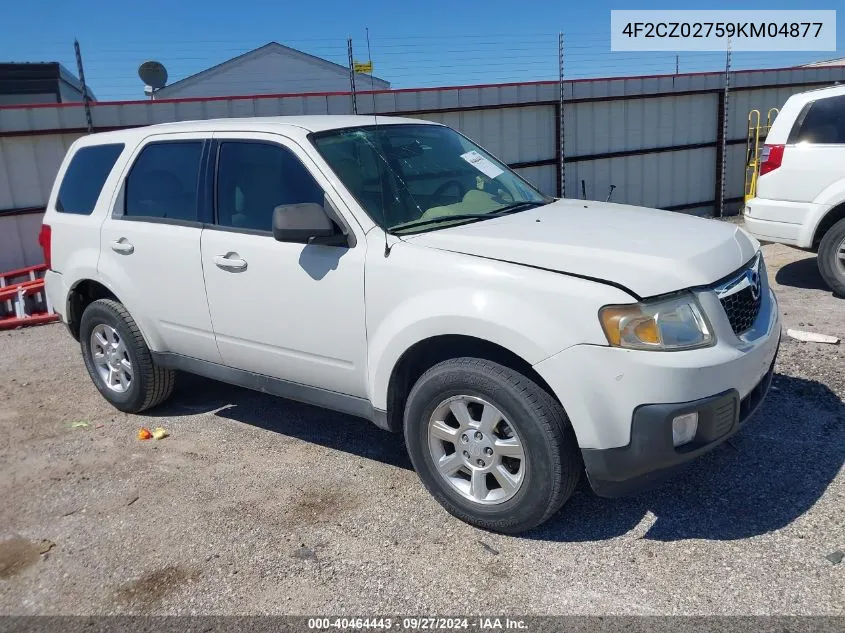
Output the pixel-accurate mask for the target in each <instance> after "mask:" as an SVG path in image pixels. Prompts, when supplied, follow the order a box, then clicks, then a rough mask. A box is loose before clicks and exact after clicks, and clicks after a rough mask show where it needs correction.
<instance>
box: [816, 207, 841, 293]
mask: <svg viewBox="0 0 845 633" xmlns="http://www.w3.org/2000/svg"><path fill="white" fill-rule="evenodd" d="M818 264H819V272H820V273H821V275H822V278H823V279H824V280H825V282H826V283H827V285H828V286H830V289H831V290H833V293H834V294H836V295H839V296H840V297H845V219H842V220H839V222H837V223H836V224H834V225H833V226H832V227H830V228H829V229H828V231H827V233H825V234H824V237H823V238H822V241H821V243H820V244H819V254H818Z"/></svg>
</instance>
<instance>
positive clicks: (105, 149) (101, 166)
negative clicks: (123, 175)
mask: <svg viewBox="0 0 845 633" xmlns="http://www.w3.org/2000/svg"><path fill="white" fill-rule="evenodd" d="M123 147H124V145H123V144H122V143H112V144H109V145H91V146H89V147H83V148H81V149H79V150H78V151H77V152H76V153H75V154H74V155H73V157H72V158H71V159H70V164H69V165H68V168H67V171H65V175H64V178H62V184H61V185H60V186H59V195H58V197H57V199H56V211H58V212H59V213H74V214H76V215H91V212H92V211H94V206H95V205H96V204H97V198H99V197H100V192H101V191H102V189H103V184H105V182H106V178H108V177H109V174H110V173H111V170H112V168H113V167H114V164H115V163H116V162H117V158H118V156H120V153H121V152H122V151H123Z"/></svg>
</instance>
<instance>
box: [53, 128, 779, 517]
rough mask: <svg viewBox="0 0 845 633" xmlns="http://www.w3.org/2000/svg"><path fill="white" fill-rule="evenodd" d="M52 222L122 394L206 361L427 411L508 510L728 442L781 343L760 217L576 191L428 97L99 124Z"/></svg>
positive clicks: (474, 479) (467, 467)
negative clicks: (283, 114) (507, 154)
mask: <svg viewBox="0 0 845 633" xmlns="http://www.w3.org/2000/svg"><path fill="white" fill-rule="evenodd" d="M41 243H42V246H43V248H44V251H45V257H46V259H47V262H48V264H49V268H50V270H49V272H48V273H47V277H46V284H47V293H48V294H49V298H50V300H51V301H52V303H53V305H54V306H55V307H56V309H57V310H58V311H59V312H60V313H61V315H62V320H63V321H64V323H65V324H67V327H68V329H69V330H70V332H71V334H72V335H73V336H74V337H75V338H76V339H77V340H79V342H80V345H81V349H82V355H83V357H84V360H85V365H86V367H87V369H88V372H89V373H90V375H91V378H92V380H93V382H94V384H95V385H96V387H97V389H99V391H100V393H102V395H103V396H104V397H105V398H106V399H107V400H108V401H109V402H111V403H112V404H113V405H114V406H115V407H117V408H118V409H120V410H122V411H128V412H139V411H143V410H144V409H147V408H149V407H153V406H155V405H157V404H159V403H161V402H163V401H164V400H165V399H166V398H167V397H168V396H169V395H170V393H171V391H172V388H173V383H174V370H183V371H188V372H194V373H197V374H201V375H204V376H209V377H212V378H215V379H219V380H222V381H226V382H230V383H234V384H237V385H242V386H245V387H250V388H253V389H258V390H261V391H264V392H268V393H272V394H276V395H279V396H283V397H285V398H291V399H295V400H299V401H303V402H308V403H312V404H316V405H319V406H322V407H327V408H331V409H335V410H338V411H343V412H346V413H350V414H353V415H356V416H360V417H363V418H368V419H370V420H372V421H373V422H374V423H375V424H377V425H379V426H380V427H383V428H384V429H387V430H390V431H403V432H404V434H405V439H406V443H407V447H408V452H409V453H410V456H411V460H412V461H413V464H414V467H415V468H416V470H417V472H418V473H419V476H420V478H421V480H422V482H423V483H424V484H425V486H426V487H427V488H428V489H429V490H430V491H431V493H432V494H433V495H434V496H435V497H436V499H437V500H438V501H439V502H440V503H441V504H442V505H443V506H444V507H445V508H446V509H447V510H448V511H449V512H451V513H452V514H453V515H455V516H457V517H459V518H460V519H463V520H465V521H468V522H470V523H473V524H475V525H478V526H480V527H483V528H486V529H490V530H496V531H501V532H506V533H516V532H521V531H524V530H527V529H530V528H532V527H534V526H536V525H538V524H540V523H541V522H543V521H545V520H546V519H548V518H549V517H550V516H551V515H552V514H553V513H555V512H556V511H557V510H558V509H559V508H560V507H561V505H562V504H563V503H564V502H565V501H566V500H567V498H568V497H569V496H570V495H571V494H572V492H573V490H574V488H575V486H576V483H577V482H578V480H579V478H580V476H581V474H582V473H583V472H584V470H586V474H587V477H588V478H589V481H590V483H591V485H592V487H593V488H594V489H595V490H596V492H597V493H599V494H601V495H608V496H612V495H618V494H623V493H626V492H629V491H631V490H635V489H638V488H639V487H641V486H642V485H643V484H647V483H650V482H651V481H652V480H656V479H659V478H660V477H662V476H663V475H665V474H666V473H668V472H670V471H672V470H674V468H675V467H676V466H679V465H680V464H683V463H684V462H687V461H689V460H691V459H693V458H695V457H697V456H699V455H701V454H702V453H704V452H706V451H708V450H710V449H712V448H713V447H715V446H716V445H718V444H720V443H721V442H723V441H724V440H725V439H726V438H728V437H729V436H730V435H731V434H732V433H734V432H735V431H737V430H738V429H739V428H740V427H741V426H742V424H743V423H744V422H745V421H746V420H747V419H748V417H749V416H750V415H751V414H752V412H753V411H754V410H755V409H756V408H757V407H758V405H759V404H760V402H761V401H762V400H763V398H764V396H765V394H766V391H767V389H768V387H769V384H770V382H771V376H772V368H773V365H774V359H775V356H776V353H777V350H778V344H779V341H780V320H779V316H778V308H777V302H776V300H775V296H774V294H773V293H772V291H771V289H770V288H769V284H768V280H767V276H766V270H765V264H764V262H763V257H762V255H761V253H760V250H759V244H758V243H757V242H756V241H755V240H754V239H753V238H751V237H750V236H749V235H748V234H747V233H745V232H744V231H743V230H742V229H741V228H738V227H736V226H734V225H731V224H724V223H720V222H715V221H709V220H703V219H698V218H693V217H688V216H684V215H679V214H674V213H670V212H666V211H658V210H652V209H642V208H635V207H629V206H623V205H616V204H604V203H595V202H585V201H580V200H555V199H553V198H550V197H548V196H546V195H543V194H542V193H540V192H539V191H537V189H535V188H534V187H533V186H532V185H531V184H529V183H528V182H526V181H525V180H523V179H522V178H521V177H519V176H518V175H517V174H516V173H514V172H513V171H511V170H510V169H509V168H508V167H507V166H506V165H505V164H503V163H502V162H501V161H499V160H497V159H496V158H495V157H493V156H491V155H490V154H489V153H487V152H486V151H484V150H483V149H481V148H480V147H478V146H477V145H475V144H474V143H473V142H472V141H470V140H469V139H467V138H465V137H464V136H462V135H460V134H458V133H457V132H455V131H454V130H451V129H450V128H448V127H445V126H442V125H437V124H432V123H427V122H422V121H419V120H411V119H398V118H396V119H394V118H385V117H379V118H378V120H377V121H374V119H373V117H349V116H321V117H292V118H267V119H261V118H255V119H243V120H238V119H226V120H219V121H203V122H186V123H176V124H166V125H155V126H151V127H145V128H139V129H132V130H123V131H116V132H107V133H103V134H94V135H90V136H86V137H83V138H81V139H79V140H77V141H76V142H75V143H74V144H73V146H72V147H71V148H70V150H69V151H68V153H67V156H66V158H65V160H64V163H63V164H62V166H61V169H60V170H59V173H58V176H57V179H56V184H55V186H54V188H53V192H52V194H51V196H50V200H49V203H48V207H47V212H46V215H45V217H44V225H43V228H42V232H41ZM279 406H284V405H283V404H282V403H281V402H280V404H279Z"/></svg>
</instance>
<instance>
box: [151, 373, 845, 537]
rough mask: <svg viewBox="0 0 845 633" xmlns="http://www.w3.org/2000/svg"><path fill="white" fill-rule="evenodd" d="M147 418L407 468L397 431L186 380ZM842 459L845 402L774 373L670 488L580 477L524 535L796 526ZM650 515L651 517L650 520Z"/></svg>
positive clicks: (758, 530) (747, 531)
mask: <svg viewBox="0 0 845 633" xmlns="http://www.w3.org/2000/svg"><path fill="white" fill-rule="evenodd" d="M177 384H178V386H177V390H176V392H175V393H174V395H173V397H172V398H171V399H170V400H169V402H168V403H167V404H166V405H164V406H161V407H157V408H156V409H154V410H153V411H151V412H150V414H151V415H162V416H174V415H186V414H196V413H202V412H210V411H216V413H215V415H217V416H219V417H222V418H225V419H229V420H235V421H238V422H242V423H245V424H250V425H252V426H256V427H259V428H263V429H266V430H268V431H272V432H275V433H279V434H282V435H287V436H290V437H296V438H298V439H301V440H304V441H306V442H313V443H315V444H319V445H321V446H324V447H326V448H331V449H334V450H338V451H343V452H346V453H348V454H350V455H351V456H353V457H364V458H366V459H372V460H377V461H380V462H383V463H385V464H388V465H390V466H394V467H396V468H404V469H411V463H410V460H409V458H408V454H407V451H406V450H405V446H404V441H403V438H402V435H401V434H400V433H388V432H386V431H383V430H381V429H379V428H377V427H375V426H374V425H372V424H371V423H369V422H367V421H366V420H363V419H360V418H355V417H352V416H348V415H344V414H340V413H334V412H331V411H326V410H324V409H320V408H317V407H312V406H309V405H305V404H300V403H297V402H293V401H290V400H284V399H282V398H276V397H273V396H269V395H265V394H261V393H257V392H254V391H250V390H248V389H241V388H239V387H233V386H230V385H226V384H224V383H219V382H216V381H213V380H208V379H205V378H200V377H198V376H191V375H187V374H180V376H179V381H178V383H177ZM843 461H845V404H843V403H842V401H841V400H840V399H839V398H838V396H837V395H836V394H835V393H833V392H832V391H831V390H830V389H829V388H828V387H827V386H825V385H823V384H821V383H819V382H817V381H812V380H804V379H801V378H793V377H790V376H783V375H780V374H776V375H775V376H774V379H773V382H772V389H771V391H770V392H769V396H768V398H767V399H766V402H765V403H764V405H763V406H762V407H761V409H760V410H759V411H758V412H757V413H756V414H755V416H754V418H753V419H751V420H749V421H748V423H747V424H746V426H745V427H744V428H743V429H742V430H741V431H740V432H739V433H738V434H737V435H735V436H734V437H733V438H731V439H730V440H729V441H728V442H726V443H725V444H723V445H722V446H721V447H719V448H717V449H716V450H714V451H713V452H712V453H709V454H707V455H705V456H704V457H702V458H701V459H699V460H697V461H694V462H692V463H691V464H690V465H689V466H688V467H687V468H686V469H684V470H682V471H680V472H679V473H677V474H676V475H675V476H674V477H673V478H671V479H670V480H668V481H667V482H666V483H664V484H662V485H660V486H658V487H656V488H653V489H651V490H648V491H645V492H643V493H640V494H639V495H637V496H634V497H626V498H621V499H603V498H599V497H597V496H596V495H595V494H593V492H592V490H591V489H590V487H589V484H588V483H587V482H586V480H585V479H582V481H581V484H580V486H579V488H578V490H577V491H576V493H575V495H573V497H572V498H571V499H570V500H569V502H568V503H567V504H566V505H565V506H564V507H563V508H562V510H561V511H560V512H559V513H558V514H557V515H556V516H554V517H552V519H550V520H549V521H548V522H547V523H545V524H544V525H542V526H540V527H539V528H537V529H535V530H532V531H531V532H528V533H526V534H525V535H524V537H525V538H530V539H537V540H547V541H561V542H587V541H600V540H604V539H610V538H615V537H619V536H622V535H624V534H626V533H628V532H629V531H631V530H632V529H634V528H636V527H637V526H639V525H640V523H641V522H643V520H644V519H645V520H646V521H647V522H648V523H650V527H648V529H647V531H646V532H645V534H644V536H643V537H642V538H647V539H651V540H657V541H675V540H682V539H691V538H697V539H709V540H732V539H741V538H747V537H750V536H757V535H760V534H765V533H767V532H771V531H773V530H777V529H780V528H782V527H784V526H786V525H789V524H790V523H792V522H793V521H794V520H795V519H797V518H798V517H800V516H801V515H802V514H803V513H804V512H806V511H807V510H808V509H809V508H810V507H812V506H813V504H814V503H815V502H816V501H817V500H818V499H819V498H820V497H821V496H822V494H823V493H824V491H825V490H826V489H827V487H828V485H829V484H830V482H831V481H832V480H833V479H834V478H835V477H836V476H837V474H838V472H839V470H840V468H841V467H842V464H843ZM652 515H653V516H652Z"/></svg>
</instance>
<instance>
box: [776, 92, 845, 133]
mask: <svg viewBox="0 0 845 633" xmlns="http://www.w3.org/2000/svg"><path fill="white" fill-rule="evenodd" d="M788 142H789V143H824V144H833V145H842V144H845V96H842V97H828V98H826V99H818V100H817V101H813V102H812V103H810V104H808V105H807V106H805V107H804V110H803V111H802V112H801V114H800V115H799V116H798V120H797V121H796V124H795V127H794V128H793V130H792V134H790V138H789V141H788Z"/></svg>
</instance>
